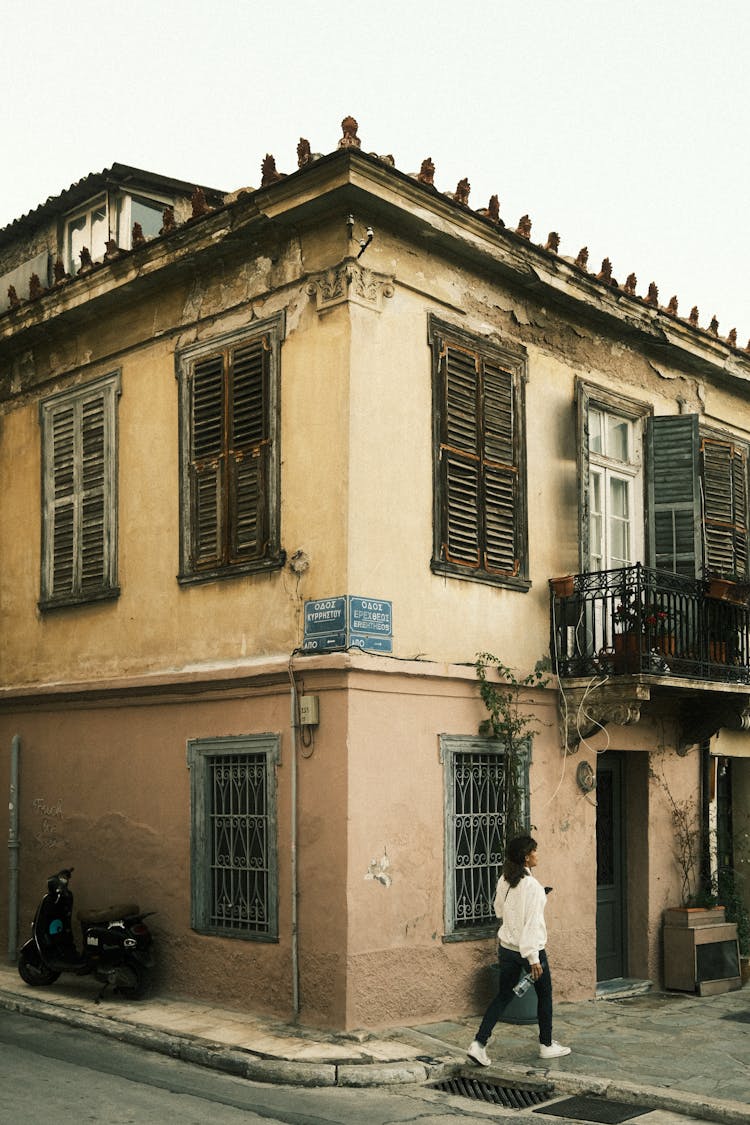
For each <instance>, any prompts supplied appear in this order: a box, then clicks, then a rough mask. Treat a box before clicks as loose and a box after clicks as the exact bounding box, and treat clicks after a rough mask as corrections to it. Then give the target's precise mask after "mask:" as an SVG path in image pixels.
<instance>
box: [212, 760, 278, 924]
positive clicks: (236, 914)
mask: <svg viewBox="0 0 750 1125" xmlns="http://www.w3.org/2000/svg"><path fill="white" fill-rule="evenodd" d="M208 768H209V771H210V783H209V793H210V797H209V802H210V804H209V810H208V829H209V844H210V869H211V891H210V908H209V918H208V923H209V926H211V927H216V928H217V929H221V930H224V931H227V930H229V931H241V932H252V933H256V934H268V933H270V929H271V918H270V914H271V912H270V909H269V896H270V868H269V854H268V844H269V810H268V803H267V792H268V757H267V755H266V754H226V755H221V756H217V757H213V758H211V759H210V761H209V763H208Z"/></svg>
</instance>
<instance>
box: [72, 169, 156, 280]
mask: <svg viewBox="0 0 750 1125" xmlns="http://www.w3.org/2000/svg"><path fill="white" fill-rule="evenodd" d="M134 201H135V202H136V203H143V204H154V205H155V206H156V207H158V208H160V209H161V210H162V212H163V211H164V209H165V208H166V207H172V206H174V199H173V198H172V197H170V196H167V195H164V194H162V193H157V194H151V193H146V192H142V191H126V190H123V189H118V190H110V191H102V192H99V193H98V194H97V195H94V196H91V198H90V199H87V200H86V201H85V202H84V203H82V204H81V205H80V206H79V207H76V208H75V209H74V210H72V211H68V213H67V214H66V215H65V217H64V218H63V225H62V246H63V252H62V255H61V257H62V259H63V262H64V263H65V269H66V270H67V271H68V273H70V274H72V275H73V276H75V275H76V274H77V273H78V271H79V269H80V268H81V263H80V261H76V260H74V258H73V256H72V254H71V252H70V228H71V226H72V224H73V223H75V222H77V221H78V220H79V219H81V218H85V219H86V241H84V242H83V244H82V245H83V246H85V247H86V249H87V250H88V251H89V253H90V254H91V260H92V261H93V262H101V261H102V259H103V257H104V254H105V253H106V243H107V241H108V240H109V239H111V238H114V239H115V241H116V242H117V245H118V246H119V248H120V249H121V250H130V249H132V245H133V222H132V205H133V202H134ZM102 205H103V206H104V218H105V223H106V227H107V231H106V237H105V239H104V243H105V244H104V245H103V246H102V247H101V248H97V251H96V253H94V247H93V246H92V245H91V216H92V214H93V212H94V211H95V210H96V209H97V208H99V207H101V206H102ZM147 237H148V236H147ZM152 237H154V236H152Z"/></svg>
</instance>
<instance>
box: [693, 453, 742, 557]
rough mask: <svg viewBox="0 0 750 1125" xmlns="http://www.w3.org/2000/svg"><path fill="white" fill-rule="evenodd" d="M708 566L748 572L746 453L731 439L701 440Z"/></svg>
mask: <svg viewBox="0 0 750 1125" xmlns="http://www.w3.org/2000/svg"><path fill="white" fill-rule="evenodd" d="M701 469H702V473H703V505H704V524H705V529H704V530H705V540H706V558H705V565H706V569H707V570H712V571H721V572H722V573H725V574H726V573H734V574H738V575H747V573H748V569H747V453H746V451H745V450H744V449H743V448H740V447H739V446H738V445H736V444H735V443H734V442H733V441H731V440H724V441H722V440H720V439H718V438H713V437H704V438H703V439H702V441H701Z"/></svg>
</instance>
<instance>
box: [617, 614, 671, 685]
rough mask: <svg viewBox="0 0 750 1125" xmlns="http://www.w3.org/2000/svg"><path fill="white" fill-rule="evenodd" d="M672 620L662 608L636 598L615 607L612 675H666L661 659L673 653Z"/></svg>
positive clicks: (665, 666) (664, 665) (665, 665)
mask: <svg viewBox="0 0 750 1125" xmlns="http://www.w3.org/2000/svg"><path fill="white" fill-rule="evenodd" d="M673 616H674V615H673V614H670V613H668V612H667V610H666V609H664V607H663V606H662V605H660V604H658V603H657V602H647V601H645V600H642V599H641V598H640V597H639V596H638V595H637V594H631V595H629V596H628V597H626V598H624V599H623V600H622V601H621V602H620V603H618V605H616V606H615V609H614V612H613V614H612V620H613V622H614V634H613V646H614V665H615V671H617V672H640V671H641V670H645V671H649V672H657V673H662V672H668V671H669V668H668V666H667V664H666V662H665V661H664V660H663V658H662V657H663V656H664V655H670V654H672V653H673V652H674V650H675V638H674V633H673V631H672V628H671V618H672V617H673ZM644 656H645V657H646V660H645V661H644V660H643V657H644Z"/></svg>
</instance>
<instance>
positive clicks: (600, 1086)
mask: <svg viewBox="0 0 750 1125" xmlns="http://www.w3.org/2000/svg"><path fill="white" fill-rule="evenodd" d="M99 988H100V986H99V985H97V984H96V982H95V981H93V980H91V979H90V978H87V977H79V978H70V979H68V980H63V979H61V980H60V981H58V982H57V983H56V984H55V985H53V986H52V987H50V988H39V989H33V988H30V987H29V986H28V985H26V984H24V983H23V981H22V980H21V979H20V977H19V976H18V974H17V972H16V970H15V967H13V966H10V965H4V966H0V1008H4V1009H6V1010H9V1011H18V1012H22V1013H24V1014H26V1015H31V1016H38V1017H41V1018H44V1019H54V1020H59V1021H61V1022H64V1023H68V1024H72V1025H75V1026H77V1027H82V1028H87V1029H89V1030H93V1031H97V1032H99V1033H101V1034H105V1035H109V1036H112V1037H113V1038H116V1039H119V1040H121V1041H125V1042H129V1043H132V1044H135V1045H137V1046H140V1047H145V1048H147V1049H149V1050H154V1051H160V1052H162V1053H165V1054H169V1055H170V1056H172V1057H175V1058H181V1059H183V1060H185V1061H188V1062H192V1063H197V1064H199V1065H202V1066H209V1067H214V1068H216V1069H218V1070H223V1071H226V1072H227V1073H231V1074H235V1075H238V1076H241V1077H245V1078H249V1079H253V1080H256V1081H260V1082H277V1083H284V1084H288V1085H309V1086H350V1087H351V1086H377V1085H383V1084H389V1083H398V1082H419V1083H424V1082H429V1081H431V1080H433V1081H434V1080H437V1079H439V1078H441V1077H445V1076H446V1075H450V1074H451V1073H453V1072H455V1071H456V1070H458V1069H462V1068H464V1067H465V1066H466V1063H467V1060H466V1056H465V1050H466V1046H467V1045H468V1043H469V1042H470V1041H471V1039H472V1038H473V1035H474V1031H475V1029H476V1026H477V1023H478V1020H477V1018H476V1017H475V1016H471V1017H461V1018H458V1019H456V1020H452V1021H445V1022H441V1023H431V1024H420V1025H416V1024H415V1025H412V1026H409V1027H394V1028H388V1029H387V1030H381V1031H379V1032H367V1031H363V1032H352V1033H336V1032H325V1031H317V1030H314V1029H307V1028H302V1027H298V1026H292V1025H290V1024H285V1023H282V1022H280V1021H278V1020H274V1019H272V1018H269V1017H260V1016H253V1015H245V1014H244V1013H242V1012H236V1011H231V1010H227V1009H222V1008H216V1007H213V1006H212V1005H210V1004H205V1003H197V1002H192V1001H187V1000H174V999H164V998H159V997H157V998H154V999H150V1000H145V1001H140V1002H138V1003H133V1002H127V1001H125V1000H121V999H119V998H118V997H117V996H109V995H108V996H107V997H106V998H105V999H104V1000H103V1001H102V1002H101V1003H97V1002H96V996H97V994H98V992H99ZM555 1037H556V1038H557V1039H558V1040H559V1041H560V1042H562V1043H565V1044H568V1045H569V1046H570V1047H572V1048H573V1052H572V1054H571V1055H569V1056H566V1057H565V1058H562V1059H557V1060H554V1061H553V1062H550V1063H546V1064H545V1063H543V1062H542V1061H541V1060H540V1059H539V1058H538V1057H537V1053H536V1027H535V1026H529V1025H523V1026H515V1025H510V1024H502V1023H501V1024H498V1026H497V1028H496V1030H495V1034H494V1035H493V1038H492V1040H491V1041H490V1045H489V1048H488V1049H489V1053H490V1057H491V1058H492V1060H493V1066H492V1067H491V1068H489V1069H488V1070H482V1071H481V1074H482V1076H486V1077H491V1076H493V1075H495V1076H498V1075H499V1076H502V1077H503V1078H506V1079H509V1080H510V1082H511V1083H512V1082H513V1081H522V1080H523V1081H529V1080H533V1079H539V1080H551V1081H552V1082H553V1083H554V1086H555V1089H556V1091H557V1092H558V1093H569V1094H585V1093H590V1094H594V1093H595V1094H600V1095H606V1096H608V1097H609V1098H611V1099H612V1100H615V1101H626V1102H631V1103H632V1102H634V1101H641V1102H645V1103H647V1104H648V1105H649V1106H651V1107H653V1108H654V1109H662V1110H667V1111H671V1112H673V1113H682V1114H685V1115H688V1116H690V1117H692V1118H694V1119H695V1118H696V1117H698V1118H700V1119H702V1120H706V1121H718V1122H730V1123H737V1125H740V1123H741V1125H747V1122H748V1120H750V986H748V987H746V988H745V989H743V990H741V991H739V992H730V993H726V994H724V995H722V996H713V997H697V996H692V995H688V994H684V993H659V992H651V993H646V994H644V995H639V996H633V997H629V998H623V999H609V1000H591V1001H582V1002H579V1003H574V1004H565V1003H561V1004H557V1005H556V1007H555ZM475 1073H478V1068H477V1071H475Z"/></svg>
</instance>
